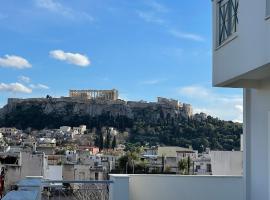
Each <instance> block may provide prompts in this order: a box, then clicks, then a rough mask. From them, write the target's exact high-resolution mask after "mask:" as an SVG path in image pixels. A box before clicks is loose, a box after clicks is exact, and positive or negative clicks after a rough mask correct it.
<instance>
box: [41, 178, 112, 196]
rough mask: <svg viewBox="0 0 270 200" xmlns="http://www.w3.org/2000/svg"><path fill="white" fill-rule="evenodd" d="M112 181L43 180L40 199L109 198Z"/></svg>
mask: <svg viewBox="0 0 270 200" xmlns="http://www.w3.org/2000/svg"><path fill="white" fill-rule="evenodd" d="M111 183H112V181H45V182H44V186H43V188H44V189H43V192H42V195H41V196H42V197H41V199H42V200H109V185H110V184H111Z"/></svg>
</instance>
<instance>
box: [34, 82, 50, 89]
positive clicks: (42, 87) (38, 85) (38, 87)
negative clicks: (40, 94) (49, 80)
mask: <svg viewBox="0 0 270 200" xmlns="http://www.w3.org/2000/svg"><path fill="white" fill-rule="evenodd" d="M30 87H31V88H32V89H41V90H42V89H44V90H48V89H50V88H49V87H48V86H47V85H44V84H40V83H39V84H31V85H30Z"/></svg>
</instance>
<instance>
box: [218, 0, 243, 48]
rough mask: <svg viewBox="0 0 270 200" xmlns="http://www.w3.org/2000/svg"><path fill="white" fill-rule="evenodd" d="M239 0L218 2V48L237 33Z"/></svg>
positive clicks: (221, 0)
mask: <svg viewBox="0 0 270 200" xmlns="http://www.w3.org/2000/svg"><path fill="white" fill-rule="evenodd" d="M238 7H239V0H220V1H218V46H219V45H221V44H222V43H224V42H225V41H226V40H227V39H228V38H229V37H230V36H231V35H232V34H233V33H235V32H236V31H237V25H238Z"/></svg>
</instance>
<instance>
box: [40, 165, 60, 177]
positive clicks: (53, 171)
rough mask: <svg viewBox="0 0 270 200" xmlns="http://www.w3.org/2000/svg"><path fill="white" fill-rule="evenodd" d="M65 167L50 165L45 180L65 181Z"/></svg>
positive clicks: (45, 173)
mask: <svg viewBox="0 0 270 200" xmlns="http://www.w3.org/2000/svg"><path fill="white" fill-rule="evenodd" d="M62 174H63V166H62V165H48V166H47V167H46V169H45V172H44V178H45V179H48V180H58V181H60V180H63V176H62Z"/></svg>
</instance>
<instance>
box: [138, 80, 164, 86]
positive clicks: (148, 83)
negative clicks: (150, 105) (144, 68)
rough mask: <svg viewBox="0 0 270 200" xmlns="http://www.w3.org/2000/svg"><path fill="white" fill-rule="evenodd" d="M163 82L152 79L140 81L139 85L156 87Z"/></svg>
mask: <svg viewBox="0 0 270 200" xmlns="http://www.w3.org/2000/svg"><path fill="white" fill-rule="evenodd" d="M165 80H166V79H152V80H146V81H141V82H140V84H141V85H156V84H159V83H160V82H163V81H165Z"/></svg>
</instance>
